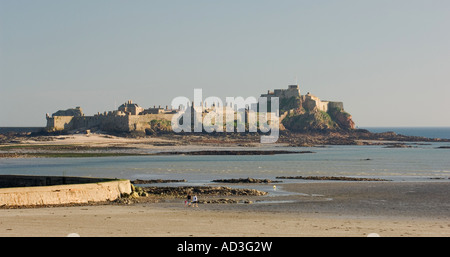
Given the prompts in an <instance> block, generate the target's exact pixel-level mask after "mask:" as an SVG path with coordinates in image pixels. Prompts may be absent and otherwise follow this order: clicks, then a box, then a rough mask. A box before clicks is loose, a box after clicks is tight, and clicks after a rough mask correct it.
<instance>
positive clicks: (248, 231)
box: [0, 181, 450, 237]
mask: <svg viewBox="0 0 450 257" xmlns="http://www.w3.org/2000/svg"><path fill="white" fill-rule="evenodd" d="M277 186H278V187H279V189H280V190H285V191H289V192H293V193H297V194H289V195H286V194H281V195H278V196H277V195H276V194H274V195H273V196H264V197H255V198H253V200H254V203H253V204H200V205H199V207H198V208H192V207H184V204H183V201H184V200H183V199H168V200H167V201H165V202H160V203H138V204H132V205H98V206H76V207H50V208H32V209H0V236H66V235H68V234H69V233H78V234H79V235H81V236H106V237H108V236H151V237H154V236H158V237H159V236H274V237H276V236H367V235H368V234H369V233H378V234H379V235H380V236H450V197H449V195H450V183H449V182H448V181H445V182H429V183H423V182H420V183H419V182H417V183H415V182H404V183H403V182H317V183H292V184H284V185H277ZM258 200H264V201H263V202H259V201H258Z"/></svg>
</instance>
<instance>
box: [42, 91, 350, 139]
mask: <svg viewBox="0 0 450 257" xmlns="http://www.w3.org/2000/svg"><path fill="white" fill-rule="evenodd" d="M261 97H267V98H268V100H270V98H272V97H279V99H280V103H281V101H282V100H283V99H290V98H295V99H300V101H301V106H302V107H303V108H305V109H307V110H314V109H317V110H320V111H325V112H326V111H328V110H329V109H331V108H339V109H340V110H343V109H344V108H343V103H342V102H331V101H322V100H320V99H319V98H318V97H316V96H314V95H312V94H310V93H307V94H306V95H301V94H300V89H299V86H298V85H289V86H288V88H287V89H275V90H274V91H270V90H269V91H268V92H267V94H262V95H261ZM200 107H201V108H202V113H203V115H206V114H207V113H208V112H210V111H211V110H212V109H214V108H218V107H215V106H212V107H211V108H205V107H203V102H202V106H200ZM200 107H194V105H193V104H192V106H191V108H200ZM224 108H226V107H224ZM178 111H179V109H169V108H168V106H166V107H165V108H161V106H158V107H156V106H153V108H148V109H144V108H143V107H141V106H139V105H138V104H136V103H133V102H132V101H131V100H129V101H127V102H126V103H124V104H122V105H120V106H119V107H118V108H117V110H114V111H109V112H103V113H97V114H95V115H93V116H85V115H84V113H83V111H82V109H81V108H80V107H76V108H73V109H68V110H61V111H57V112H55V113H53V114H52V115H51V116H50V115H49V114H47V116H46V118H47V127H46V129H47V131H49V132H55V131H73V130H88V129H89V130H101V131H108V132H132V131H146V130H147V129H152V124H153V123H155V122H154V121H157V122H161V121H162V122H166V123H168V122H169V123H170V122H171V121H172V117H173V116H174V115H175V114H176V113H177V112H178ZM289 112H291V111H289ZM287 115H288V112H285V113H280V121H281V120H282V119H283V118H284V117H286V116H287Z"/></svg>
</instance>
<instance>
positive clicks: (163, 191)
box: [142, 186, 267, 198]
mask: <svg viewBox="0 0 450 257" xmlns="http://www.w3.org/2000/svg"><path fill="white" fill-rule="evenodd" d="M142 189H143V190H144V191H145V192H147V193H148V194H150V195H160V196H172V197H178V198H180V197H182V198H184V197H186V196H187V194H188V193H190V194H197V195H199V196H200V195H201V196H205V195H208V196H261V195H266V194H267V192H264V191H260V190H256V189H247V188H231V187H209V186H195V187H192V186H183V187H142Z"/></svg>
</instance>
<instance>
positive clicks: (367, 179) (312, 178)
mask: <svg viewBox="0 0 450 257" xmlns="http://www.w3.org/2000/svg"><path fill="white" fill-rule="evenodd" d="M277 179H305V180H341V181H389V180H386V179H380V178H354V177H334V176H294V177H284V176H281V177H277Z"/></svg>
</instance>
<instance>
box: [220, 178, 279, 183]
mask: <svg viewBox="0 0 450 257" xmlns="http://www.w3.org/2000/svg"><path fill="white" fill-rule="evenodd" d="M212 182H219V183H261V184H269V183H280V182H281V181H278V180H270V179H257V178H231V179H215V180H213V181H212Z"/></svg>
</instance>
